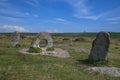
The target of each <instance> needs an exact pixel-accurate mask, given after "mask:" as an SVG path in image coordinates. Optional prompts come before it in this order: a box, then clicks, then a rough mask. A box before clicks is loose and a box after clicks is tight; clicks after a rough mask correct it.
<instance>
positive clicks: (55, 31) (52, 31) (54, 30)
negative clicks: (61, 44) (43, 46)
mask: <svg viewBox="0 0 120 80" xmlns="http://www.w3.org/2000/svg"><path fill="white" fill-rule="evenodd" d="M47 32H49V33H62V32H61V31H59V30H57V29H53V30H47Z"/></svg>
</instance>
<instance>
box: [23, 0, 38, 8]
mask: <svg viewBox="0 0 120 80" xmlns="http://www.w3.org/2000/svg"><path fill="white" fill-rule="evenodd" d="M25 2H26V3H27V4H29V5H31V6H33V7H37V6H38V5H39V4H40V3H39V0H26V1H25Z"/></svg>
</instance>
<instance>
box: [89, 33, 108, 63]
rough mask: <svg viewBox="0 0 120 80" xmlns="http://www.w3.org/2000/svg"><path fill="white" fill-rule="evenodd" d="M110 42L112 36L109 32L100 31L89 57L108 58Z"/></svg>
mask: <svg viewBox="0 0 120 80" xmlns="http://www.w3.org/2000/svg"><path fill="white" fill-rule="evenodd" d="M109 44H110V36H109V33H107V32H99V33H98V34H97V37H96V39H95V40H94V41H93V43H92V49H91V52H90V54H89V57H88V59H89V60H93V61H103V60H106V56H107V53H108V48H109Z"/></svg>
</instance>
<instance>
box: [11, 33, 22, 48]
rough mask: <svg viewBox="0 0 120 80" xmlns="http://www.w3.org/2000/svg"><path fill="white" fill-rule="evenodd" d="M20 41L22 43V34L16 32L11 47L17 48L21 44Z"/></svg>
mask: <svg viewBox="0 0 120 80" xmlns="http://www.w3.org/2000/svg"><path fill="white" fill-rule="evenodd" d="M19 41H20V33H18V32H15V33H14V34H13V39H12V40H11V45H10V46H11V47H15V46H16V45H18V44H19Z"/></svg>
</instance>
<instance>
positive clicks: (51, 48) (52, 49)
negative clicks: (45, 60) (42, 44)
mask: <svg viewBox="0 0 120 80" xmlns="http://www.w3.org/2000/svg"><path fill="white" fill-rule="evenodd" d="M46 50H47V51H54V50H55V48H54V47H50V48H47V49H46Z"/></svg>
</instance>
